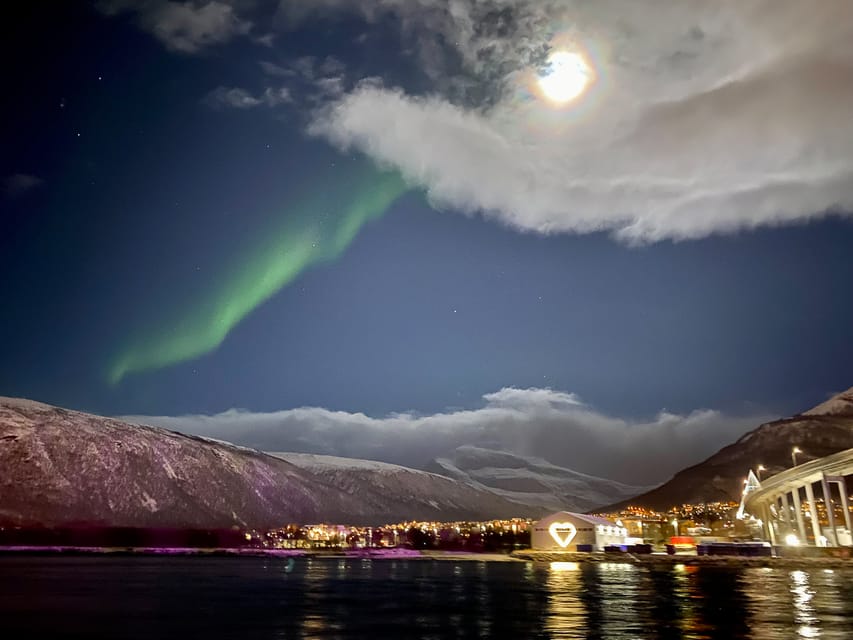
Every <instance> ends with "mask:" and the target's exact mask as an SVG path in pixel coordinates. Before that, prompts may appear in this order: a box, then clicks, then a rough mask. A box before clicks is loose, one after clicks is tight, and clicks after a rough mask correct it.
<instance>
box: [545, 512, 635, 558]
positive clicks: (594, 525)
mask: <svg viewBox="0 0 853 640" xmlns="http://www.w3.org/2000/svg"><path fill="white" fill-rule="evenodd" d="M627 538H628V531H627V529H625V527H623V526H622V525H621V523H617V522H613V521H612V520H608V519H607V518H601V517H599V516H589V515H585V514H582V513H571V512H569V511H558V512H557V513H553V514H551V515H550V516H547V517H545V518H542V519H541V520H540V521H539V522H536V523H535V524H534V525H533V531H532V534H531V538H530V544H531V547H532V548H533V549H535V550H538V551H602V550H604V547H606V546H609V545H624V544H626V542H627Z"/></svg>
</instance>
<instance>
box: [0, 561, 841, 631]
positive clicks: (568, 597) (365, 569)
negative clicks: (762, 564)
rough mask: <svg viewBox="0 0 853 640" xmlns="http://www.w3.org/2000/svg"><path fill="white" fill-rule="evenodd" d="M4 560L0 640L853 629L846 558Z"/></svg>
mask: <svg viewBox="0 0 853 640" xmlns="http://www.w3.org/2000/svg"><path fill="white" fill-rule="evenodd" d="M287 568H288V565H287V561H286V560H281V559H266V558H199V557H169V558H152V557H0V638H4V639H5V638H10V639H15V640H17V639H21V638H41V637H44V638H88V639H94V638H111V639H119V638H144V639H146V640H152V639H158V638H245V639H253V638H270V639H272V638H385V637H387V638H490V637H491V638H495V637H512V638H614V639H619V640H622V639H628V638H632V639H633V638H755V639H757V640H765V639H770V638H839V639H840V638H843V639H845V640H847V639H850V638H853V571H851V570H835V571H826V570H823V569H815V570H808V571H790V570H782V569H714V568H701V569H693V568H690V567H683V566H679V567H675V568H670V567H667V568H657V569H649V568H640V567H634V566H631V565H619V564H581V565H576V564H569V563H555V564H552V565H549V564H534V563H503V562H477V561H453V560H448V561H401V560H374V561H369V560H357V559H355V560H333V559H328V560H308V559H300V560H297V561H296V563H295V565H293V566H292V570H290V571H289V572H288V571H287Z"/></svg>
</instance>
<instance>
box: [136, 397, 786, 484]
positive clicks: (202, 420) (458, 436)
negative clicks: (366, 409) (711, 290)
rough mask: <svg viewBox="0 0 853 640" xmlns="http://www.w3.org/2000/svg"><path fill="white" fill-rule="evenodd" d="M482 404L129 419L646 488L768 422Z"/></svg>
mask: <svg viewBox="0 0 853 640" xmlns="http://www.w3.org/2000/svg"><path fill="white" fill-rule="evenodd" d="M483 403H484V404H483V406H482V407H481V408H478V409H472V410H465V411H448V412H442V413H436V414H433V415H419V414H415V413H398V414H393V415H389V416H386V417H383V418H373V417H370V416H367V415H365V414H363V413H349V412H344V411H331V410H328V409H323V408H319V407H303V408H298V409H289V410H285V411H276V412H272V413H252V412H248V411H242V410H237V409H232V410H230V411H226V412H224V413H220V414H217V415H212V416H205V415H193V416H180V417H168V416H130V417H129V419H130V420H132V421H134V422H139V423H143V424H152V425H159V426H164V427H168V428H171V429H176V430H178V431H182V432H185V433H193V434H198V435H204V436H209V437H214V438H219V439H222V440H228V441H231V442H235V443H237V444H242V445H245V446H250V447H254V448H257V449H262V450H266V451H295V452H305V453H321V454H329V455H339V456H345V457H355V458H367V459H371V460H381V461H386V462H393V463H397V464H403V465H409V466H415V467H420V466H423V465H424V464H426V463H427V462H429V461H430V460H431V459H433V458H435V457H440V456H444V455H447V454H448V453H450V452H451V451H453V450H454V449H456V448H457V447H459V446H462V445H476V446H482V447H486V448H490V449H499V450H504V451H510V452H514V453H518V454H522V455H531V456H537V457H541V458H544V459H546V460H548V461H550V462H552V463H554V464H558V465H561V466H566V467H569V468H572V469H575V470H578V471H582V472H586V473H590V474H594V475H598V476H603V477H609V478H612V479H615V480H620V481H622V482H626V483H633V484H653V483H656V482H660V481H663V480H666V479H668V478H669V477H670V476H671V475H672V474H673V473H675V472H676V471H678V470H680V469H681V468H683V467H685V466H687V465H690V464H693V463H696V462H699V461H701V460H702V459H704V458H705V457H707V456H709V455H711V454H712V453H714V452H715V451H717V450H718V449H719V448H720V447H722V446H724V445H726V444H729V443H731V442H732V441H733V440H735V439H736V438H738V437H739V436H741V435H742V434H743V433H745V432H746V431H748V430H749V429H751V428H753V427H756V426H758V424H760V423H761V422H763V421H766V420H767V419H769V416H748V417H737V416H727V415H724V414H721V413H719V412H717V411H711V410H699V411H694V412H692V413H689V414H685V415H680V414H673V413H669V412H661V413H660V414H659V415H657V416H655V417H654V418H652V419H650V420H626V419H623V418H617V417H613V416H609V415H607V414H605V413H602V412H600V411H596V410H594V409H592V408H591V407H588V406H586V405H584V404H582V403H581V402H580V400H579V399H578V398H577V397H576V396H575V395H573V394H569V393H563V392H559V391H554V390H551V389H517V388H512V387H508V388H504V389H501V390H500V391H497V392H495V393H491V394H487V395H485V396H483Z"/></svg>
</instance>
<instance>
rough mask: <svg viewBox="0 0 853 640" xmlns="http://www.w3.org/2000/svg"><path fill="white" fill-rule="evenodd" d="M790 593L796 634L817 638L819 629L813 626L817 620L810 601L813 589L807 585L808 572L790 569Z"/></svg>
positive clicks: (802, 636) (812, 596)
mask: <svg viewBox="0 0 853 640" xmlns="http://www.w3.org/2000/svg"><path fill="white" fill-rule="evenodd" d="M790 576H791V594H792V595H793V596H794V622H795V623H796V624H797V625H799V626H798V627H797V635H798V636H800V637H801V638H818V637H820V631H819V630H818V628H817V627H816V626H815V625H816V624H817V622H818V619H817V616H816V615H815V610H814V606H812V604H811V601H812V598H814V591H812V590H811V588H810V587H809V574H807V573H806V572H805V571H792V572H791V574H790Z"/></svg>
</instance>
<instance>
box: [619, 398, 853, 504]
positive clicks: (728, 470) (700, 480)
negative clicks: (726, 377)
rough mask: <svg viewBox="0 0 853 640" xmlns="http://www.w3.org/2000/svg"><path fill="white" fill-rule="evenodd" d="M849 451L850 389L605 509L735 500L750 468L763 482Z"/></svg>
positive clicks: (852, 442)
mask: <svg viewBox="0 0 853 640" xmlns="http://www.w3.org/2000/svg"><path fill="white" fill-rule="evenodd" d="M850 447H853V387H852V388H850V389H848V390H847V391H844V392H842V393H839V394H838V395H836V396H833V397H832V398H830V399H829V400H827V401H826V402H823V403H821V404H819V405H817V406H816V407H814V408H813V409H810V410H808V411H805V412H803V413H800V414H797V415H795V416H792V417H790V418H784V419H781V420H774V421H773V422H768V423H766V424H762V425H761V426H759V427H758V428H757V429H754V430H753V431H750V432H749V433H747V434H745V435H743V436H741V437H740V438H739V439H738V440H737V441H736V442H734V443H733V444H730V445H729V446H727V447H724V448H723V449H720V451H718V452H717V453H715V454H714V455H712V456H711V457H710V458H708V459H707V460H705V461H704V462H700V463H699V464H697V465H694V466H692V467H688V468H687V469H684V470H682V471H680V472H678V473H677V474H675V476H673V478H672V479H671V480H669V481H668V482H666V483H664V484H663V485H661V486H660V487H658V488H657V489H653V490H652V491H649V492H647V493H644V494H642V495H639V496H637V497H635V498H632V499H630V500H627V501H622V502H619V503H617V504H614V505H611V506H609V507H606V510H609V511H618V510H619V509H621V508H624V507H626V506H629V505H635V506H641V507H647V508H651V509H658V510H666V509H669V508H670V507H672V506H674V505H682V504H699V503H711V502H726V501H738V500H739V499H740V495H741V491H742V489H743V480H744V478H745V477H746V474H747V473H748V472H749V470H750V469H752V470H755V471H756V472H758V473H759V474H760V475H761V477H765V478H766V477H768V476H770V475H772V474H774V473H778V472H780V471H782V470H784V469H787V468H789V467H791V466H792V465H793V464H794V463H797V464H799V463H802V462H807V461H808V460H814V459H816V458H822V457H823V456H827V455H829V454H832V453H835V452H837V451H843V450H844V449H849V448H850Z"/></svg>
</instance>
